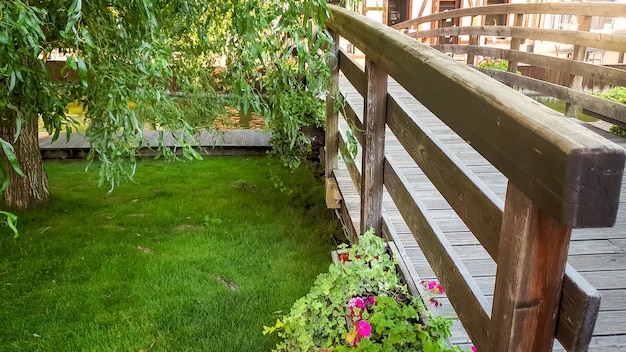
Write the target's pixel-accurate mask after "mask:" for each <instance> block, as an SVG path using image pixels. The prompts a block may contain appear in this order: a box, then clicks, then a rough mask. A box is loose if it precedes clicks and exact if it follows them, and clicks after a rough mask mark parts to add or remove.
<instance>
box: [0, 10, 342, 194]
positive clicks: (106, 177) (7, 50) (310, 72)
mask: <svg viewBox="0 0 626 352" xmlns="http://www.w3.org/2000/svg"><path fill="white" fill-rule="evenodd" d="M0 14H1V15H0V62H1V63H2V65H0V114H2V115H3V117H4V118H5V120H8V122H9V123H13V124H15V125H16V126H18V130H19V126H21V125H22V124H23V123H24V121H27V120H30V119H35V118H38V117H39V118H41V121H42V124H43V126H44V127H45V129H46V130H47V131H48V132H49V133H51V134H53V135H54V136H55V138H57V137H58V135H59V132H61V131H66V132H68V133H69V132H71V131H72V129H73V128H75V127H76V124H77V122H76V121H74V120H73V119H72V118H71V117H67V116H66V115H65V112H66V106H67V104H68V103H69V102H72V101H75V100H78V101H80V102H81V103H82V105H83V106H84V107H85V109H86V111H85V122H86V124H87V128H86V135H87V137H88V138H89V140H90V143H91V153H90V154H89V158H90V159H92V160H99V161H101V162H100V163H99V164H98V165H99V167H100V172H99V183H100V184H103V183H105V182H106V183H108V184H109V185H110V187H111V188H113V187H115V186H117V185H118V184H120V182H123V181H124V180H127V179H132V177H133V175H134V173H135V163H136V161H135V150H136V148H137V147H139V146H141V145H142V130H143V127H144V126H145V125H149V126H152V127H153V128H157V129H159V130H162V131H171V132H172V135H173V136H174V138H176V139H177V140H178V142H179V144H180V146H181V148H182V150H183V155H184V156H185V158H187V159H198V158H199V155H198V154H197V153H196V152H195V151H194V150H193V148H192V146H193V144H194V143H196V140H195V138H194V132H195V127H196V126H207V125H209V123H206V122H205V121H202V120H203V119H204V120H206V121H211V119H213V118H214V117H215V116H216V114H217V113H218V112H219V111H220V108H219V106H221V105H223V102H224V97H225V96H228V97H229V99H230V100H232V101H234V102H235V103H236V105H237V107H238V108H240V110H242V111H243V112H244V114H245V113H247V112H248V111H249V110H253V111H255V112H257V113H258V114H259V115H262V116H264V117H265V119H266V121H267V124H268V126H269V127H270V128H271V129H273V130H274V133H275V137H274V142H275V146H276V148H277V152H276V154H277V155H280V156H281V157H283V159H285V163H286V164H288V165H291V166H295V165H297V163H298V162H297V161H296V160H294V159H292V158H291V157H289V156H288V154H289V153H288V152H287V151H289V150H295V151H296V152H297V153H299V152H300V150H301V149H302V148H305V147H306V140H305V138H304V137H303V135H302V133H301V132H300V130H299V128H300V127H301V126H303V125H310V124H313V125H319V124H320V123H321V121H323V114H321V113H320V110H319V103H318V101H317V100H318V99H317V98H316V97H318V96H321V95H323V94H324V93H325V92H326V87H327V84H328V80H329V77H330V73H329V70H328V67H327V65H326V54H325V49H326V48H328V47H329V46H330V44H331V38H330V36H329V35H328V33H327V32H325V30H323V29H321V28H323V25H324V20H325V18H326V16H327V15H328V8H327V5H326V1H322V0H304V1H300V0H289V1H278V0H272V1H264V2H258V1H252V0H250V1H240V0H222V1H213V0H198V1H189V0H174V1H170V0H167V1H166V0H113V1H110V0H94V1H82V0H46V1H43V0H34V1H28V2H26V1H24V0H14V1H4V2H0ZM57 51H58V52H61V53H63V54H65V55H66V56H67V62H66V65H65V68H64V70H75V71H77V72H78V77H79V79H78V80H77V81H76V82H72V81H59V80H55V79H53V78H52V76H51V73H50V72H49V71H48V70H47V68H46V67H45V62H46V60H47V59H48V58H49V57H50V55H51V54H52V53H53V52H57ZM218 62H223V63H225V68H223V69H217V68H216V66H218ZM173 82H175V84H173ZM174 86H175V89H176V94H175V95H172V94H171V93H173V92H172V91H171V88H173V87H174ZM8 112H12V114H13V115H10V114H8ZM190 121H193V123H190ZM164 133H166V132H164ZM18 134H19V133H18ZM15 137H16V138H18V136H15ZM7 142H11V141H7ZM157 148H158V150H159V151H160V153H161V154H163V155H165V156H167V157H173V153H172V151H171V150H169V149H167V148H163V147H162V146H161V145H159V146H157Z"/></svg>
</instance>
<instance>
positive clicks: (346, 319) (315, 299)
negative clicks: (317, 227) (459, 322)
mask: <svg viewBox="0 0 626 352" xmlns="http://www.w3.org/2000/svg"><path fill="white" fill-rule="evenodd" d="M348 253H349V256H348V258H349V261H347V262H346V263H345V264H342V263H337V264H335V265H331V266H330V268H329V270H328V272H327V273H323V274H320V275H319V276H318V277H317V279H316V280H315V283H314V284H313V287H312V288H311V290H310V291H309V293H308V294H306V295H305V296H304V297H302V298H301V299H299V300H298V301H297V302H296V303H295V304H294V305H293V307H292V308H291V311H290V313H289V314H288V315H286V316H283V317H282V318H280V319H278V320H277V321H276V324H275V325H274V326H270V327H268V326H266V327H265V328H264V334H271V333H277V334H278V336H279V337H280V338H281V341H280V342H279V343H278V344H277V345H276V349H275V351H326V350H329V351H351V350H354V351H396V350H406V351H451V350H455V349H454V348H450V347H448V346H447V345H446V341H445V339H446V338H447V337H449V336H450V325H451V321H450V320H449V319H442V318H431V317H429V315H428V312H427V311H426V310H425V309H424V306H423V303H422V301H421V300H420V299H419V298H412V297H409V296H408V293H407V289H406V286H403V285H402V283H401V280H400V277H399V276H398V273H397V272H396V266H395V260H394V259H393V258H392V257H391V256H390V255H389V254H388V253H387V251H386V247H385V246H384V243H383V240H382V239H381V238H379V237H376V236H374V234H373V232H372V231H368V232H367V233H365V234H364V235H363V236H361V237H359V244H358V245H357V246H353V247H352V248H350V249H349V251H348ZM354 299H365V300H369V302H370V303H369V304H368V306H369V307H368V308H367V309H365V308H355V307H354V306H350V305H349V302H350V301H351V300H354ZM360 321H365V322H367V323H365V324H366V325H368V326H370V327H371V332H368V333H367V337H365V338H359V337H357V336H358V333H357V330H355V325H356V324H359V322H360Z"/></svg>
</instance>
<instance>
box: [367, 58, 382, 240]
mask: <svg viewBox="0 0 626 352" xmlns="http://www.w3.org/2000/svg"><path fill="white" fill-rule="evenodd" d="M365 75H366V77H367V95H366V96H365V111H364V113H363V116H364V120H365V121H364V125H365V143H364V145H363V157H362V165H363V171H362V182H361V233H363V232H365V231H367V230H368V229H370V228H373V229H374V231H375V233H376V234H377V235H379V236H381V235H382V227H383V220H382V210H383V165H384V158H385V116H386V114H387V73H386V72H385V71H383V69H382V68H380V67H379V66H378V65H377V64H376V63H374V62H373V61H371V60H369V59H367V60H366V62H365Z"/></svg>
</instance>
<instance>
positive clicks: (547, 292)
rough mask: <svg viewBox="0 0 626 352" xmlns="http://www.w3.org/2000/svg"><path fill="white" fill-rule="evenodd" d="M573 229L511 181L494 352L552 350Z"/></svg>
mask: <svg viewBox="0 0 626 352" xmlns="http://www.w3.org/2000/svg"><path fill="white" fill-rule="evenodd" d="M570 235H571V228H569V227H567V226H563V225H561V224H559V223H558V222H557V221H556V220H554V219H553V218H551V217H550V216H548V215H546V214H545V213H544V212H543V211H542V210H541V209H539V208H538V207H537V206H536V205H535V204H534V203H533V202H532V201H531V200H530V199H529V198H528V197H526V195H524V194H523V193H522V192H521V191H520V190H518V189H517V188H516V187H515V186H514V185H513V184H511V183H509V185H508V188H507V194H506V204H505V207H504V215H503V218H502V229H501V235H500V248H499V251H498V261H497V262H498V267H497V272H496V286H495V291H494V302H493V308H492V312H491V327H490V331H489V341H490V344H491V348H490V351H491V352H508V351H511V352H512V351H541V352H545V351H552V345H553V341H554V334H555V331H556V322H557V313H558V307H559V301H560V294H561V286H562V283H563V276H564V273H565V265H566V262H567V251H568V248H569V240H570Z"/></svg>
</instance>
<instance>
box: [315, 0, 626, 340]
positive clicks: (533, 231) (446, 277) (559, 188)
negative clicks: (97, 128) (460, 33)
mask: <svg viewBox="0 0 626 352" xmlns="http://www.w3.org/2000/svg"><path fill="white" fill-rule="evenodd" d="M331 11H332V14H333V17H332V18H331V19H329V20H328V21H327V26H328V28H329V29H330V30H332V31H333V32H334V33H336V34H338V35H340V36H342V37H344V38H346V39H347V40H349V41H350V42H351V43H352V44H353V45H355V46H356V47H357V48H359V50H361V51H362V52H364V53H365V55H366V65H367V67H368V68H367V69H366V72H367V74H366V73H365V72H364V71H363V70H362V69H361V68H359V67H358V66H357V65H356V63H354V62H353V61H352V60H350V59H349V57H348V56H347V55H346V54H345V53H343V52H339V53H338V55H337V57H338V58H339V66H340V69H341V71H342V72H343V73H344V75H345V76H346V78H348V80H349V81H350V82H352V84H353V85H354V87H355V88H356V90H357V91H359V92H360V94H361V95H362V96H363V97H364V99H365V101H366V108H365V111H364V112H363V117H362V121H363V122H362V123H360V121H359V113H358V112H357V111H356V109H355V108H354V107H352V106H351V105H350V104H348V105H347V106H346V108H345V110H344V112H343V113H342V114H343V115H344V117H346V118H347V119H348V120H350V121H352V122H353V124H354V125H358V126H362V128H363V129H364V131H360V130H359V131H356V132H355V135H356V136H357V139H358V140H359V142H360V143H361V144H362V156H363V159H362V161H361V167H360V169H359V165H355V164H356V163H355V164H351V165H348V170H349V172H350V174H351V176H352V179H353V182H354V183H355V184H357V189H358V190H359V193H360V196H361V228H367V227H369V226H375V227H377V228H380V227H384V226H381V225H380V222H381V221H382V216H381V214H380V206H379V204H380V202H381V201H382V192H380V191H379V190H380V189H381V188H382V185H383V184H384V185H385V187H386V188H387V190H388V191H389V193H390V195H391V198H392V199H393V201H394V203H395V204H396V206H397V207H398V210H399V211H400V213H401V214H402V216H403V218H404V220H405V221H406V223H407V225H408V226H409V228H410V230H411V232H412V233H413V236H414V237H415V239H416V240H417V242H418V244H419V245H420V247H421V248H422V251H423V252H424V254H425V256H426V258H427V259H428V261H429V263H430V264H431V267H432V268H433V270H434V271H435V273H436V274H437V277H438V278H439V279H440V281H442V283H444V286H445V287H446V288H447V291H448V292H449V298H450V300H451V302H452V305H453V306H454V308H455V310H456V311H457V313H458V314H459V317H460V319H461V320H462V321H463V322H464V323H467V324H466V325H467V327H468V333H469V334H470V336H471V337H472V340H473V341H474V343H475V344H476V345H477V347H478V349H479V350H481V351H494V352H495V351H497V352H500V351H512V350H514V349H516V348H521V349H522V350H533V351H534V350H536V351H539V350H542V351H543V350H550V349H551V345H552V339H553V337H554V336H553V331H555V330H556V331H557V333H556V334H557V336H558V337H559V339H560V340H561V341H562V343H563V345H564V347H566V348H567V349H568V350H579V349H581V348H584V346H585V344H588V343H589V338H590V334H591V332H590V326H591V329H592V328H593V322H595V314H597V309H598V302H599V297H598V296H597V294H595V293H594V292H595V291H594V290H588V287H587V286H585V285H584V280H581V279H580V278H578V277H577V276H576V273H575V271H574V272H573V273H572V271H573V270H572V269H571V268H569V267H567V264H566V260H567V248H568V245H569V239H570V233H571V229H572V228H574V227H602V226H611V225H613V223H614V222H615V217H616V211H617V204H618V201H619V192H620V188H621V179H622V173H623V169H624V161H625V155H624V150H623V149H622V148H621V147H619V146H617V145H615V144H613V143H611V142H609V141H607V140H605V139H603V138H601V137H599V136H597V135H595V134H593V133H592V132H589V131H587V130H585V129H584V128H582V127H580V126H577V125H575V124H571V123H569V122H568V121H566V120H564V119H562V118H561V117H560V115H559V114H558V113H555V112H553V111H552V110H550V109H548V108H545V107H543V106H542V105H540V104H539V103H536V102H534V101H533V100H531V99H530V98H527V97H525V96H523V95H522V94H520V93H518V92H516V91H514V90H512V89H511V88H508V87H506V86H504V85H502V84H500V83H498V82H496V81H494V80H492V79H490V78H489V77H486V76H485V75H482V74H481V73H479V72H477V71H475V70H474V69H472V68H470V67H468V66H465V65H461V64H458V63H456V62H454V61H453V60H451V59H450V58H448V57H446V56H445V55H443V54H441V53H440V52H438V51H436V50H434V49H432V48H429V47H427V46H425V45H422V44H420V43H418V42H416V41H415V40H412V39H410V38H408V37H407V36H404V35H402V34H400V33H398V32H395V31H393V30H390V29H389V28H386V27H384V26H382V25H380V24H378V23H376V22H374V21H372V20H369V19H367V18H364V17H363V16H360V15H357V14H354V13H351V12H349V11H346V10H344V9H341V8H339V7H336V6H331ZM569 13H571V12H569ZM385 74H389V75H390V76H391V77H393V78H394V79H395V80H396V81H397V82H398V83H400V84H401V85H402V86H403V87H404V88H405V89H406V90H407V91H408V92H409V93H411V94H412V95H413V96H414V97H415V98H417V99H418V100H419V101H420V102H421V103H422V104H424V105H425V106H426V107H427V108H428V109H429V110H430V111H432V112H433V113H434V114H435V115H437V117H438V118H439V119H441V120H442V121H443V122H445V123H446V124H447V125H448V126H450V127H451V128H452V129H453V130H454V131H455V132H456V133H458V134H459V135H460V136H461V137H462V138H463V139H464V140H466V141H468V143H470V144H471V146H472V147H474V148H475V149H476V150H477V151H478V152H479V153H480V154H482V155H483V156H484V157H485V158H486V159H488V160H489V161H490V162H491V163H492V164H493V165H494V166H496V167H497V168H498V169H499V170H500V171H501V172H502V173H503V174H504V175H505V176H506V177H507V178H508V179H509V187H508V189H509V190H508V192H507V198H506V199H505V204H504V205H503V204H502V203H501V202H499V201H498V200H497V197H494V196H492V195H491V194H490V193H489V191H488V190H487V189H485V188H484V187H483V185H482V183H481V182H480V180H479V179H477V178H476V177H474V176H472V174H471V172H468V171H467V170H464V169H463V167H462V166H459V165H458V162H457V161H456V160H455V158H454V157H453V156H451V155H450V153H448V152H446V151H445V148H442V147H441V146H439V145H438V143H437V141H436V140H433V139H431V138H430V137H429V132H428V131H427V129H425V128H421V127H419V126H415V125H411V123H414V121H411V119H410V118H408V117H407V115H406V114H405V113H404V112H403V111H404V110H405V109H404V108H403V107H402V106H401V104H399V103H398V101H397V100H395V99H394V97H393V96H392V95H389V94H387V92H386V88H384V89H383V88H382V87H383V83H382V81H381V80H382V77H384V76H385ZM383 92H384V93H383ZM383 95H384V99H383ZM450 95H452V96H454V97H455V100H456V102H455V104H450V102H449V100H448V99H447V97H448V96H450ZM381 99H382V100H381ZM372 105H373V106H372ZM383 111H385V112H386V113H382V112H383ZM331 118H334V117H331ZM378 119H382V120H383V121H378ZM373 120H376V121H373ZM331 125H334V122H332V123H331ZM385 126H388V127H389V128H390V129H392V130H393V132H394V134H395V135H396V136H397V138H398V140H400V142H401V143H402V144H403V145H404V147H405V148H406V149H407V151H409V154H410V155H411V156H412V157H413V159H414V160H415V162H416V164H418V165H419V166H420V168H422V170H423V171H424V173H425V174H426V176H427V177H429V178H430V179H431V181H432V182H433V184H435V186H436V187H437V189H439V191H440V192H441V193H442V195H443V196H444V197H445V198H446V200H448V202H449V203H450V204H451V206H452V207H453V208H454V209H455V210H456V211H457V213H458V214H459V216H460V217H461V218H462V219H463V221H464V222H465V223H466V224H467V225H468V227H469V228H470V230H471V231H472V232H473V233H474V234H475V235H476V237H477V238H478V239H479V241H480V242H481V244H482V245H483V246H484V247H485V249H486V250H487V251H488V253H489V254H490V255H491V256H492V257H493V258H494V260H495V261H496V262H497V263H498V273H497V276H496V290H495V296H494V305H493V307H492V311H491V317H490V314H489V304H488V303H486V300H485V298H484V296H483V295H482V293H481V292H480V289H478V288H477V286H476V284H475V283H474V281H473V279H472V278H471V276H470V275H469V274H468V272H467V269H466V268H465V266H464V265H463V263H462V261H460V260H459V258H458V255H456V254H455V252H454V250H453V249H452V248H451V246H450V244H449V243H448V242H447V240H446V238H445V236H443V234H442V232H441V231H440V229H439V228H438V227H437V224H436V223H435V222H434V221H432V219H431V218H430V216H429V214H428V210H427V209H426V208H425V207H424V206H423V205H422V204H421V202H420V200H419V198H417V197H416V196H415V195H414V194H413V191H412V190H411V189H409V188H407V184H408V183H407V181H406V180H405V179H404V177H403V176H402V174H401V172H400V171H399V168H398V167H397V165H396V164H395V163H394V161H393V159H392V158H390V157H389V156H388V155H385V154H384V149H383V148H384V147H383V146H384V129H385ZM340 138H341V137H340ZM338 144H339V145H345V141H341V140H340V141H339V143H338ZM327 152H328V151H327ZM422 152H426V154H427V155H428V156H429V159H428V160H422V159H421V156H420V153H422ZM381 153H382V154H381ZM381 155H384V157H382V158H381ZM381 162H382V164H381ZM443 170H445V177H443V175H444V173H443ZM366 173H371V174H370V175H366ZM381 175H382V177H381ZM376 180H380V181H376ZM455 186H456V187H461V190H459V189H453V188H454V187H455ZM598 189H602V190H603V191H602V192H598ZM372 190H374V191H372ZM455 192H457V193H455ZM458 192H460V193H458ZM455 197H456V198H455ZM368 204H374V205H373V206H371V205H368ZM471 207H475V208H474V209H472V208H471ZM363 213H367V214H363ZM520 268H524V270H520ZM564 278H565V279H564ZM579 282H583V284H581V283H579ZM448 287H449V288H448ZM562 287H567V291H564V292H563V302H569V303H568V305H564V303H559V302H561V301H560V296H561V289H562ZM571 302H576V303H574V304H573V305H572V304H571ZM579 307H583V308H584V307H587V309H583V311H582V312H581V311H580V310H579V309H578V308H579ZM559 310H560V311H561V313H560V314H559V315H558V317H559V319H569V320H568V321H567V322H566V321H562V322H561V323H559V326H558V329H556V321H557V319H556V317H557V312H559ZM537 327H542V328H541V329H537Z"/></svg>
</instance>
